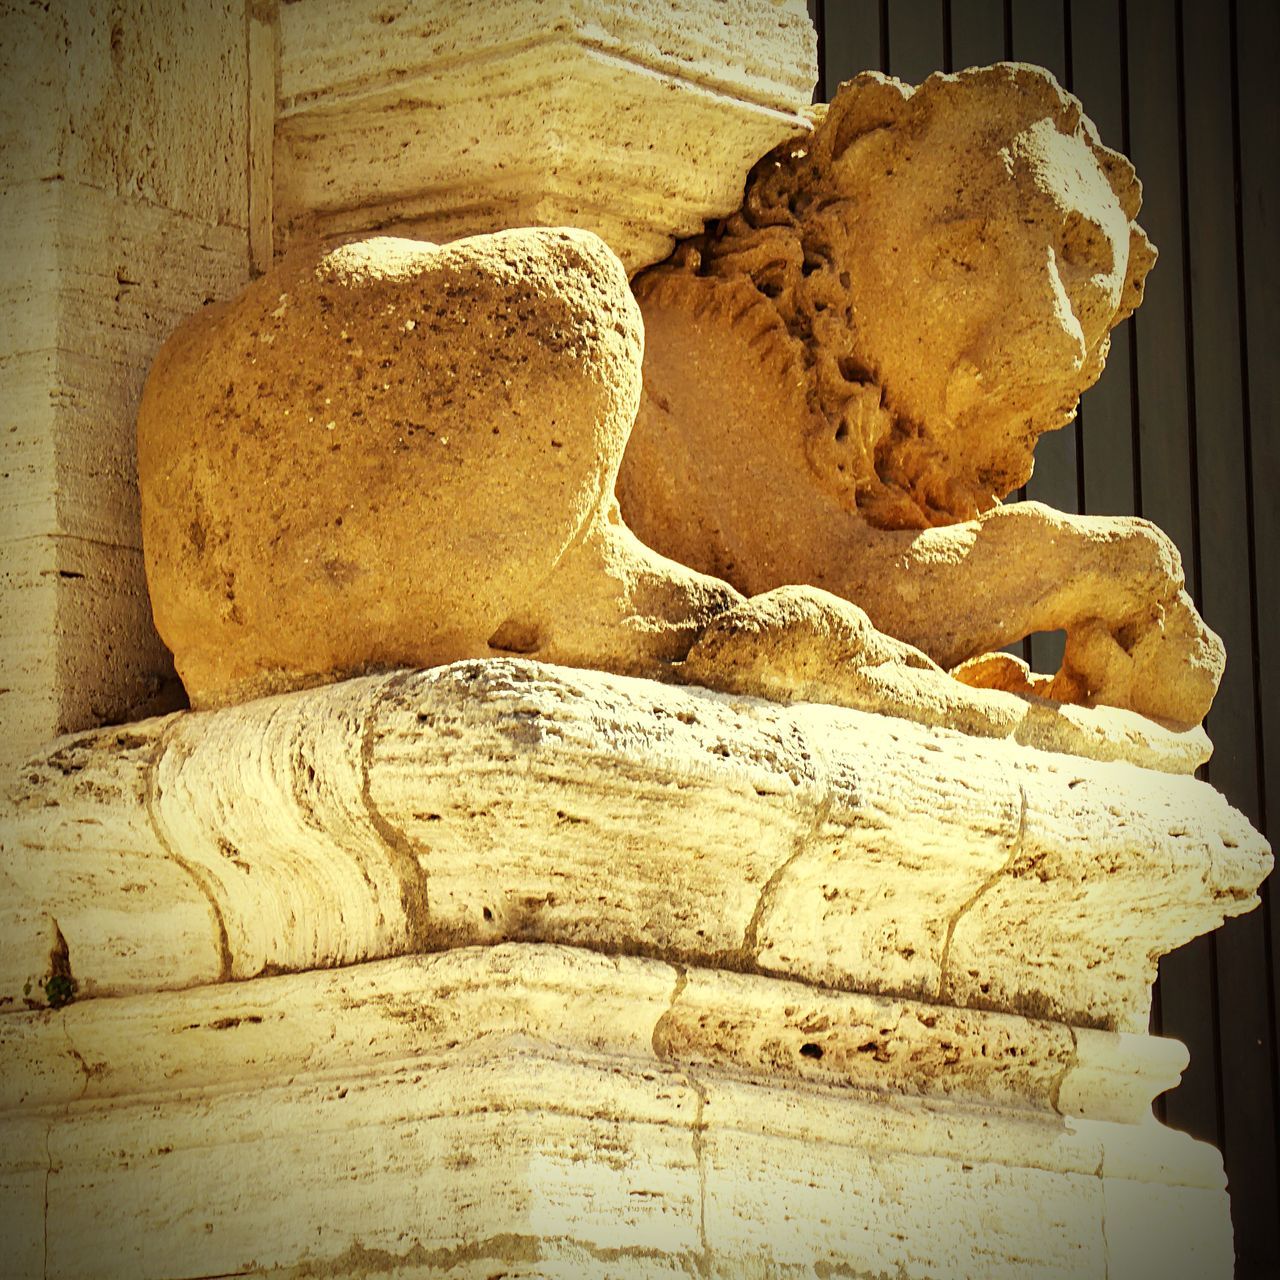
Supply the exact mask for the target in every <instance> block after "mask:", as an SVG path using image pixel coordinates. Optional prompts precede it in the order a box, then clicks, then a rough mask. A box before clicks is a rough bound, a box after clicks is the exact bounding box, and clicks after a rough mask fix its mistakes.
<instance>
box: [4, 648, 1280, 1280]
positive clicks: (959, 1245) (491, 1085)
mask: <svg viewBox="0 0 1280 1280" xmlns="http://www.w3.org/2000/svg"><path fill="white" fill-rule="evenodd" d="M11 805H12V812H13V813H14V814H15V817H14V819H13V820H12V821H10V822H8V823H7V824H6V827H5V832H4V845H5V848H4V865H5V867H6V868H7V870H8V872H9V874H10V875H12V876H13V877H14V879H15V881H16V883H15V884H13V885H12V886H11V891H10V892H7V893H6V896H5V901H6V903H7V904H9V910H8V912H7V918H6V920H5V922H4V926H5V927H4V929H3V933H2V935H0V936H2V937H3V949H2V950H0V978H2V981H3V992H4V997H5V1000H6V1003H7V1005H8V1007H9V1009H10V1010H14V1009H15V1008H17V1007H18V1006H19V1005H20V1004H21V1003H22V1002H23V1001H24V1000H25V1001H26V1002H27V1003H33V1002H36V1001H39V1000H41V999H43V998H45V997H47V996H54V997H57V996H59V995H60V994H62V995H65V993H66V992H67V990H68V987H67V986H59V985H58V984H56V983H52V982H51V978H53V977H57V976H60V977H61V978H62V979H63V982H64V983H66V984H74V991H75V994H76V995H77V996H79V997H80V1000H79V1001H77V1002H76V1003H74V1004H72V1005H70V1006H69V1007H64V1008H61V1009H57V1010H46V1011H39V1010H32V1011H31V1012H9V1013H7V1014H6V1015H5V1016H3V1017H0V1037H2V1044H3V1047H2V1049H0V1053H2V1055H3V1079H4V1082H5V1095H4V1107H5V1111H4V1121H3V1123H4V1129H5V1134H6V1137H5V1143H4V1145H5V1150H6V1151H9V1152H12V1153H13V1155H12V1156H10V1157H9V1158H8V1163H7V1166H6V1171H5V1177H6V1179H7V1180H8V1181H7V1185H8V1188H9V1191H8V1193H7V1194H8V1195H9V1196H10V1197H11V1199H12V1203H13V1204H14V1205H15V1206H16V1207H17V1211H16V1214H15V1217H14V1221H15V1222H16V1223H18V1224H20V1225H21V1232H20V1235H19V1239H20V1242H21V1251H20V1254H19V1255H18V1256H19V1257H20V1258H21V1259H22V1263H21V1268H22V1269H21V1270H20V1272H19V1273H20V1274H47V1275H49V1276H99V1275H122V1276H123V1275H128V1276H137V1277H143V1276H146V1277H177V1276H192V1277H194V1276H205V1275H222V1274H247V1275H264V1274H287V1275H298V1276H302V1275H379V1274H387V1275H396V1276H426V1275H445V1274H448V1275H476V1276H482V1275H490V1274H492V1273H493V1270H494V1269H495V1268H498V1269H501V1270H505V1271H506V1272H508V1273H509V1274H515V1275H522V1276H578V1275H635V1276H649V1275H665V1274H672V1275H678V1274H687V1273H689V1272H690V1271H691V1270H692V1272H693V1273H696V1274H707V1275H718V1276H739V1275H797V1276H799V1275H812V1274H819V1275H850V1276H877V1275H883V1274H885V1273H886V1271H887V1272H889V1273H890V1274H899V1275H905V1276H909V1277H921V1278H923V1277H953V1276H954V1277H961V1276H975V1275H982V1276H1004V1275H1007V1276H1010V1277H1012V1276H1026V1275H1036V1276H1041V1275H1043V1276H1060V1277H1063V1278H1064V1280H1065V1278H1066V1277H1072V1278H1073V1280H1074V1278H1075V1277H1080V1276H1090V1275H1092V1276H1098V1277H1103V1276H1106V1277H1108V1278H1109V1280H1116V1277H1122V1276H1131V1277H1133V1278H1134V1280H1140V1278H1142V1277H1146V1276H1148V1275H1151V1274H1153V1272H1152V1271H1151V1270H1150V1268H1151V1266H1152V1263H1153V1259H1154V1258H1156V1257H1162V1258H1163V1259H1164V1263H1163V1264H1162V1266H1163V1269H1162V1270H1161V1271H1160V1272H1159V1274H1162V1275H1166V1276H1185V1277H1188V1278H1190V1277H1197V1278H1199V1277H1204V1276H1210V1275H1226V1274H1227V1273H1228V1272H1229V1269H1230V1258H1231V1241H1230V1223H1229V1217H1228V1210H1227V1202H1226V1197H1225V1192H1224V1188H1223V1180H1222V1172H1221V1163H1220V1160H1219V1157H1218V1155H1217V1153H1216V1152H1215V1151H1213V1150H1212V1148H1209V1147H1206V1146H1203V1145H1201V1144H1197V1143H1195V1142H1193V1141H1191V1140H1190V1139H1188V1138H1186V1137H1184V1136H1182V1135H1178V1134H1174V1133H1172V1132H1169V1131H1167V1130H1165V1129H1163V1128H1162V1127H1161V1126H1159V1125H1157V1124H1156V1123H1155V1121H1154V1120H1153V1119H1152V1118H1151V1116H1150V1101H1151V1099H1152V1097H1153V1096H1154V1095H1155V1094H1156V1093H1158V1092H1159V1091H1160V1090H1162V1089H1164V1088H1167V1087H1169V1086H1170V1085H1171V1084H1173V1083H1174V1082H1175V1081H1176V1078H1177V1075H1178V1073H1179V1071H1180V1070H1181V1068H1182V1066H1183V1065H1184V1064H1185V1051H1184V1050H1183V1049H1182V1047H1181V1046H1180V1045H1177V1044H1176V1043H1175V1042H1169V1041H1163V1040H1158V1039H1152V1038H1150V1037H1148V1036H1146V1035H1145V1034H1143V1031H1144V1029H1145V1024H1146V1011H1147V999H1148V988H1149V984H1150V981H1151V978H1152V970H1153V966H1154V961H1155V958H1156V957H1157V956H1158V955H1159V954H1161V953H1162V952H1164V951H1166V950H1168V949H1169V948H1170V947H1172V946H1174V945H1177V944H1178V943H1179V942H1181V941H1184V940H1186V939H1187V938H1189V937H1191V936H1193V935H1194V934H1195V933H1197V932H1201V931H1203V930H1205V929H1207V928H1212V927H1213V926H1214V925H1216V924H1217V923H1218V922H1220V921H1221V919H1222V918H1223V916H1224V915H1227V914H1234V913H1236V912H1238V911H1241V910H1246V909H1248V907H1249V906H1250V905H1252V903H1253V902H1254V897H1253V890H1254V888H1255V887H1256V885H1257V883H1258V881H1259V880H1260V878H1261V877H1262V875H1263V874H1264V873H1265V871H1266V869H1267V867H1268V865H1269V862H1270V857H1269V854H1268V852H1267V850H1266V847H1265V845H1264V844H1263V842H1262V841H1261V839H1260V837H1258V836H1257V835H1256V833H1253V832H1252V831H1251V830H1250V828H1249V827H1248V824H1247V823H1246V822H1245V821H1244V819H1243V818H1242V817H1241V816H1240V815H1239V814H1237V813H1235V812H1234V811H1233V810H1231V809H1230V808H1229V806H1227V805H1226V803H1225V802H1224V801H1222V799H1221V798H1220V797H1219V796H1218V795H1217V793H1215V792H1214V791H1212V789H1211V788H1209V787H1208V786H1206V785H1205V784H1202V783H1199V782H1197V781H1195V780H1194V779H1193V778H1191V777H1188V776H1186V775H1176V774H1164V773H1157V772H1153V771H1151V770H1145V769H1139V768H1137V767H1135V766H1133V765H1129V764H1125V763H1122V762H1112V763H1104V762H1096V761H1086V760H1082V759H1080V758H1077V757H1073V756H1066V755H1059V754H1052V753H1049V752H1044V751H1038V750H1034V749H1029V748H1024V747H1019V746H1017V745H1016V744H1013V743H1010V742H1005V741H995V740H990V739H971V738H966V737H965V736H964V735H961V734H958V733H956V732H954V731H951V730H946V729H935V728H926V727H922V726H918V725H914V724H912V723H910V722H908V721H904V720H898V719H890V718H887V717H882V716H877V715H870V714H866V713H861V712H857V711H852V710H846V709H840V708H831V707H817V706H811V705H804V704H801V705H796V706H792V707H782V706H778V705H776V704H772V703H767V702H763V701H761V700H759V699H753V698H743V697H731V696H727V695H723V694H714V693H710V692H708V691H706V690H702V689H698V688H684V689H681V688H676V687H671V686H667V685H661V684H656V683H653V682H650V681H644V680H635V679H627V678H624V677H616V676H608V675H604V674H601V673H595V672H586V671H566V670H562V669H558V668H554V667H547V666H543V665H540V664H537V663H532V662H527V661H519V660H493V661H488V662H473V663H460V664H456V665H455V666H452V667H446V668H442V669H438V670H436V671H431V672H425V673H401V674H398V675H392V676H386V677H373V678H368V679H363V680H356V681H350V682H347V683H345V684H342V685H337V686H333V687H330V688H325V689H319V690H314V691H310V692H304V693H298V694H290V695H285V696H282V697H279V698H274V699H264V700H262V701H260V702H256V703H250V704H247V705H245V706H243V707H239V708H233V709H229V710H226V711H217V712H207V713H184V714H181V715H179V716H176V717H171V718H169V719H167V720H160V721H151V722H147V723H144V724H140V725H136V726H131V727H130V728H129V729H128V730H125V731H116V730H106V731H100V732H98V733H91V734H85V735H81V736H80V737H78V738H73V739H67V740H65V741H63V742H62V743H59V744H57V745H56V747H55V749H54V750H53V751H51V752H50V753H49V754H47V755H46V756H45V757H44V758H43V759H41V760H37V761H35V762H33V763H32V764H31V765H30V766H28V768H27V770H26V771H25V774H24V778H23V781H22V782H21V783H20V784H19V788H18V790H17V791H16V792H15V793H14V795H13V796H12V799H11ZM15 904H16V910H15V909H14V905H15ZM423 952H427V953H436V954H421V953H423ZM397 957H398V958H397ZM334 966H346V967H341V968H335V967H334ZM236 979H251V980H249V981H234V980H236ZM88 996H97V997H100V998H97V999H84V997H88ZM106 997H116V998H106ZM55 1002H56V1000H55ZM1028 1015H1031V1016H1028ZM273 1268H274V1269H276V1270H273Z"/></svg>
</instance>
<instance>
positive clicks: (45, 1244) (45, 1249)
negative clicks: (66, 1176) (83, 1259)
mask: <svg viewBox="0 0 1280 1280" xmlns="http://www.w3.org/2000/svg"><path fill="white" fill-rule="evenodd" d="M55 1124H57V1121H56V1120H50V1121H49V1127H48V1128H47V1129H46V1130H45V1132H44V1158H45V1170H44V1216H43V1219H42V1223H41V1226H42V1230H43V1232H44V1239H43V1241H42V1255H41V1258H42V1260H41V1264H40V1274H41V1276H43V1277H44V1280H49V1179H50V1178H52V1177H53V1127H54V1125H55Z"/></svg>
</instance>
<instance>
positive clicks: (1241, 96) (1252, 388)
mask: <svg viewBox="0 0 1280 1280" xmlns="http://www.w3.org/2000/svg"><path fill="white" fill-rule="evenodd" d="M811 8H813V9H814V10H815V11H816V12H815V18H816V20H817V22H818V24H819V30H820V32H821V35H822V67H821V70H822V72H823V83H822V85H821V86H820V96H824V97H825V96H829V94H830V93H832V92H834V90H835V87H836V86H837V85H838V83H839V82H840V81H841V80H843V79H847V78H849V77H850V76H852V75H854V74H855V73H856V72H858V71H860V70H866V69H878V70H883V71H887V72H889V73H890V74H893V75H897V76H899V77H900V78H902V79H904V80H906V81H908V82H909V83H917V82H919V81H920V80H921V79H923V78H924V77H925V76H927V75H928V74H930V73H931V72H933V71H937V70H942V71H948V70H956V69H959V68H963V67H966V66H973V65H979V64H983V63H988V62H992V61H996V60H998V59H1000V58H1014V59H1017V60H1019V61H1025V62H1033V63H1037V64H1039V65H1041V66H1046V67H1048V68H1049V69H1050V70H1051V71H1052V72H1053V73H1054V74H1055V75H1056V76H1057V77H1058V79H1059V81H1060V82H1061V83H1062V84H1063V85H1064V87H1066V88H1069V89H1071V90H1072V91H1074V92H1075V93H1076V94H1077V95H1078V96H1079V97H1080V98H1081V99H1082V101H1083V103H1084V106H1085V110H1086V111H1087V112H1088V114H1089V115H1090V116H1091V118H1092V119H1093V120H1094V122H1095V123H1096V125H1097V126H1098V130H1099V132H1100V134H1101V137H1102V139H1103V141H1104V142H1105V143H1107V145H1109V146H1112V147H1115V148H1116V149H1117V150H1120V151H1123V152H1124V153H1125V154H1126V155H1128V156H1130V158H1131V159H1132V160H1133V161H1134V164H1135V166H1136V168H1137V171H1138V174H1139V177H1140V178H1141V180H1142V182H1143V184H1144V203H1143V211H1142V214H1141V218H1140V221H1141V222H1142V225H1143V226H1144V227H1145V228H1146V230H1147V232H1148V234H1149V235H1150V236H1151V238H1152V240H1153V241H1154V242H1155V243H1156V245H1157V246H1158V247H1159V249H1160V261H1159V263H1158V264H1157V266H1156V269H1155V271H1154V272H1153V274H1152V276H1151V278H1150V281H1149V284H1148V290H1147V298H1146V301H1145V303H1144V305H1143V307H1142V309H1141V311H1140V312H1139V313H1138V315H1137V316H1136V317H1135V318H1134V320H1133V321H1131V322H1130V323H1128V324H1125V325H1123V326H1121V327H1120V328H1119V329H1117V330H1116V331H1115V332H1114V333H1113V335H1112V345H1111V354H1110V357H1109V360H1108V364H1107V369H1106V372H1105V373H1104V375H1103V377H1102V378H1101V380H1100V381H1099V382H1098V384H1097V386H1095V387H1094V388H1092V389H1091V390H1090V391H1089V392H1087V393H1086V395H1085V397H1084V400H1083V402H1082V405H1081V412H1080V416H1079V418H1078V420H1077V422H1076V423H1075V424H1074V425H1072V426H1070V427H1067V428H1065V429H1064V430H1062V431H1060V432H1057V433H1054V434H1052V435H1049V436H1046V437H1044V438H1042V441H1041V443H1040V446H1039V448H1038V450H1037V455H1036V471H1035V474H1034V476H1033V477H1032V479H1031V481H1030V483H1029V484H1028V486H1027V490H1026V496H1028V497H1032V498H1036V499H1038V500H1040V501H1044V502H1048V503H1051V504H1052V505H1053V506H1055V507H1058V508H1060V509H1063V510H1072V511H1083V512H1090V513H1096V514H1136V515H1143V516H1146V517H1147V518H1148V519H1151V520H1154V521H1155V522H1156V523H1157V524H1159V525H1160V526H1161V527H1162V528H1163V529H1164V530H1165V531H1166V532H1167V533H1168V534H1169V535H1170V537H1172V538H1173V540H1174V542H1175V543H1176V544H1177V546H1178V548H1179V550H1180V552H1181V554H1182V559H1183V565H1184V569H1185V572H1186V577H1187V585H1188V590H1189V591H1190V592H1191V593H1192V594H1193V596H1194V597H1195V599H1196V602H1197V604H1198V606H1199V607H1200V609H1201V611H1202V612H1203V614H1204V616H1205V618H1206V619H1207V620H1208V622H1209V624H1210V625H1211V626H1212V627H1214V629H1215V630H1217V631H1218V633H1219V634H1220V635H1221V636H1222V637H1223V639H1224V641H1225V643H1226V645H1227V650H1228V655H1229V660H1228V666H1227V672H1226V675H1225V676H1224V679H1223V683H1222V688H1221V690H1220V692H1219V695H1218V699H1217V701H1216V703H1215V705H1214V708H1213V711H1212V713H1211V714H1210V717H1209V720H1208V729H1209V731H1210V734H1211V736H1212V738H1213V740H1214V742H1215V744H1216V751H1215V755H1214V758H1213V760H1212V761H1211V762H1210V764H1209V766H1208V767H1207V768H1206V769H1205V771H1204V776H1206V777H1207V778H1208V779H1209V780H1210V781H1211V782H1212V783H1213V784H1214V785H1215V786H1217V787H1218V788H1220V789H1221V790H1222V791H1223V792H1224V793H1225V794H1226V795H1227V797H1228V798H1229V799H1230V800H1231V802H1232V803H1233V804H1235V805H1236V806H1237V807H1238V808H1240V809H1241V810H1242V811H1243V812H1245V813H1246V814H1247V815H1248V816H1249V817H1250V818H1251V819H1252V820H1253V821H1254V822H1255V823H1256V824H1257V825H1258V826H1259V827H1261V829H1262V830H1263V831H1264V832H1265V831H1267V830H1268V826H1269V822H1270V818H1271V815H1274V814H1275V813H1276V812H1277V811H1280V644H1278V643H1277V639H1276V637H1277V636H1280V167H1278V165H1277V161H1276V158H1275V156H1276V152H1277V150H1278V138H1277V134H1278V130H1277V125H1278V124H1280V72H1278V71H1277V68H1278V67H1280V5H1276V4H1274V3H1262V2H1261V0H1232V2H1230V3H1227V2H1222V3H1219V2H1216V0H1215V3H1208V2H1207V0H1205V2H1202V0H879V2H877V0H825V3H824V0H812V5H811ZM1022 651H1023V652H1024V653H1025V654H1026V655H1027V656H1028V657H1029V659H1030V660H1031V661H1032V665H1033V666H1035V667H1037V668H1038V669H1040V670H1051V669H1053V667H1054V666H1055V665H1056V663H1057V662H1058V660H1059V658H1060V653H1061V648H1060V638H1059V637H1050V636H1045V637H1036V638H1035V639H1034V640H1033V641H1031V642H1030V643H1028V644H1027V645H1025V646H1023V649H1022ZM1276 929H1277V921H1276V916H1275V912H1274V911H1273V910H1272V903H1271V892H1270V886H1269V885H1266V886H1264V889H1263V905H1262V907H1261V908H1260V909H1259V910H1258V911H1256V912H1254V913H1252V914H1250V915H1249V916H1245V917H1242V918H1240V919H1237V920H1235V921H1231V922H1229V923H1228V924H1227V925H1226V926H1224V928H1223V929H1222V930H1220V931H1219V932H1218V933H1216V934H1214V935H1211V936H1209V937H1206V938H1200V939H1197V940H1196V941H1194V942H1192V943H1191V944H1189V945H1188V946H1186V947H1184V948H1182V949H1181V950H1179V951H1177V952H1175V953H1174V954H1173V955H1172V956H1169V957H1166V958H1165V959H1164V960H1163V961H1162V963H1161V973H1160V981H1159V982H1158V984H1157V987H1156V1000H1155V1007H1154V1010H1153V1026H1154V1029H1155V1030H1156V1031H1158V1032H1160V1033H1162V1034H1165V1035H1170V1036H1173V1037H1175V1038H1177V1039H1179V1040H1182V1041H1183V1042H1184V1043H1185V1044H1187V1046H1188V1048H1189V1049H1190V1051H1191V1056H1192V1060H1191V1065H1190V1067H1189V1068H1188V1070H1187V1072H1186V1073H1185V1075H1184V1077H1183V1082H1182V1084H1181V1085H1180V1086H1179V1087H1178V1088H1177V1089H1176V1090H1174V1091H1173V1092H1172V1093H1170V1094H1168V1095H1166V1096H1165V1098H1164V1099H1162V1100H1161V1101H1160V1103H1159V1104H1158V1106H1157V1110H1158V1111H1159V1113H1160V1114H1161V1115H1162V1116H1163V1118H1165V1119H1166V1120H1167V1122H1168V1123H1169V1124H1171V1125H1173V1126H1175V1127H1177V1128H1180V1129H1184V1130H1186V1131H1187V1132H1189V1133H1191V1134H1193V1135H1195V1136H1196V1137H1199V1138H1203V1139H1205V1140H1207V1141H1210V1142H1213V1143H1214V1144H1215V1145H1217V1146H1219V1147H1221V1148H1222V1150H1223V1155H1224V1161H1225V1164H1226V1169H1227V1176H1228V1182H1229V1186H1230V1190H1231V1196H1232V1216H1233V1220H1234V1224H1235V1232H1236V1248H1237V1254H1238V1261H1237V1275H1238V1276H1240V1277H1247V1278H1248V1280H1255V1278H1256V1280H1262V1278H1263V1277H1267V1278H1270V1277H1275V1276H1280V1176H1278V1173H1277V1166H1278V1159H1277V1152H1278V1150H1280V1133H1278V1120H1280V1072H1278V1071H1277V1023H1278V1021H1280V979H1278V966H1280V945H1278V943H1277V938H1276Z"/></svg>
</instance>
